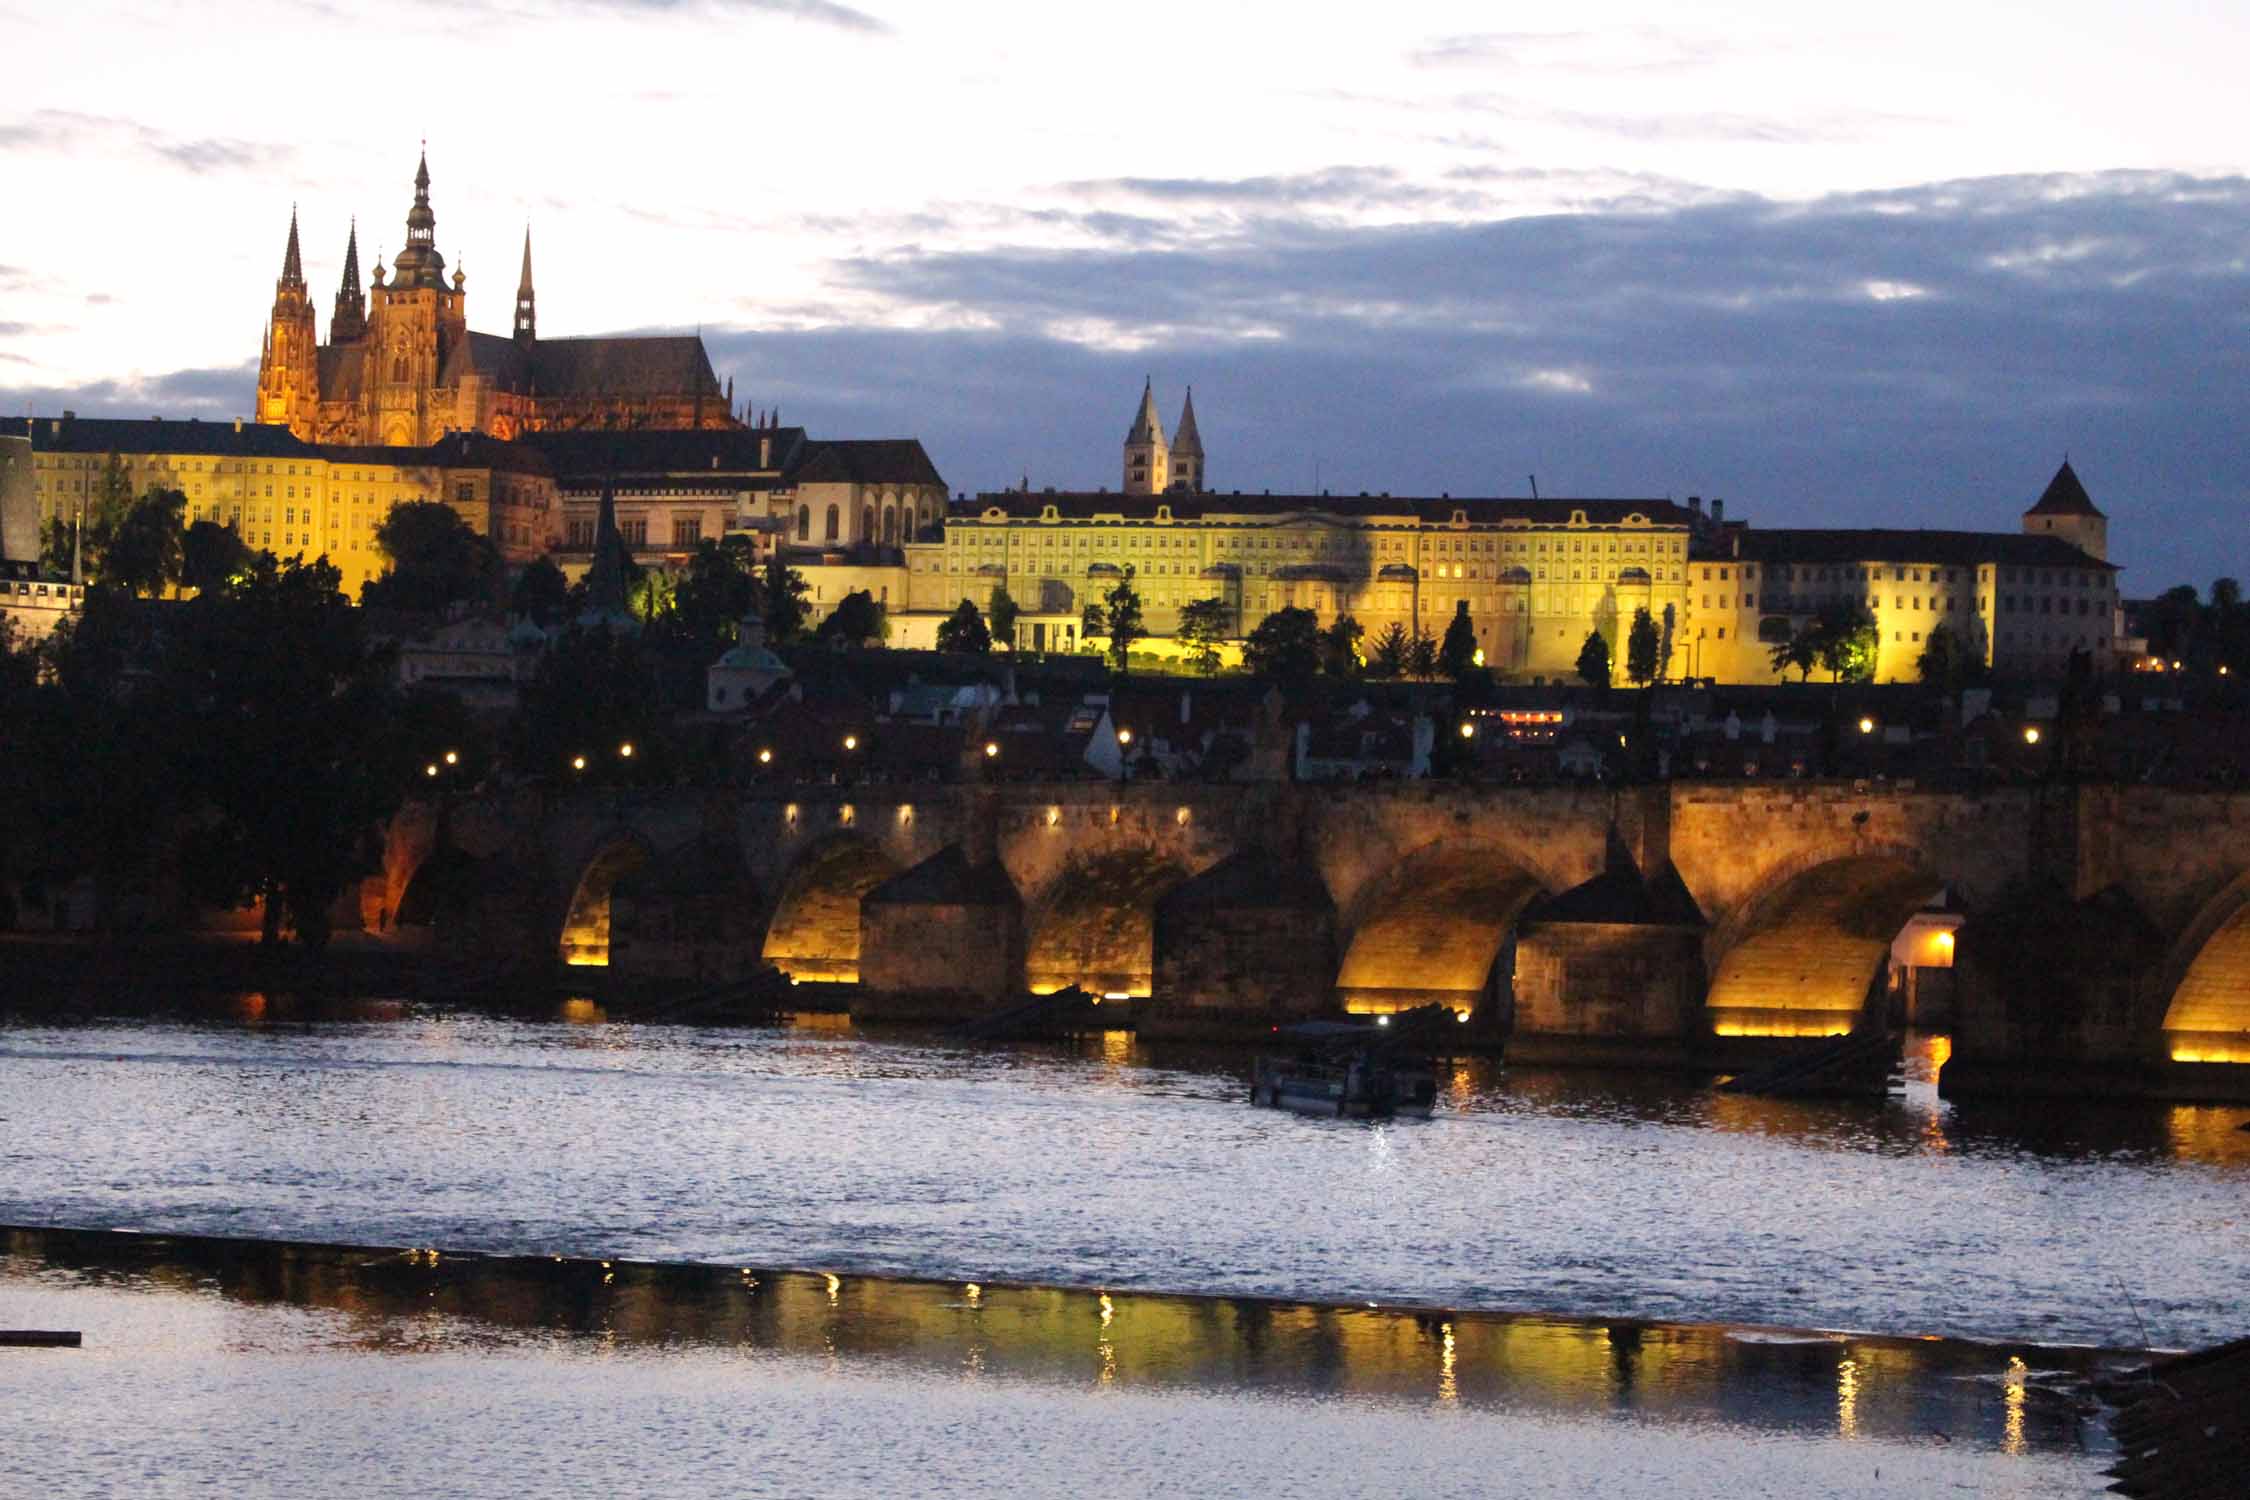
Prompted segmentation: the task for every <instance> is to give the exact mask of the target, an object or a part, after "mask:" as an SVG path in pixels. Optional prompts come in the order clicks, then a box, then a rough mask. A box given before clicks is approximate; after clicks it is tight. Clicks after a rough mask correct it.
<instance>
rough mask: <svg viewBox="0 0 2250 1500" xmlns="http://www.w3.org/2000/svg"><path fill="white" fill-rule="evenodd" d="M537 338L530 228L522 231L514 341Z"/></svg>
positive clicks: (526, 342) (526, 340) (527, 342)
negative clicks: (521, 254) (521, 270)
mask: <svg viewBox="0 0 2250 1500" xmlns="http://www.w3.org/2000/svg"><path fill="white" fill-rule="evenodd" d="M538 338H539V316H538V310H537V306H536V304H535V302H534V301H533V298H532V294H531V229H530V227H529V226H528V225H527V226H526V227H525V229H524V232H523V275H522V276H521V277H519V278H518V279H517V281H516V342H517V343H519V344H530V343H536V342H537V341H538Z"/></svg>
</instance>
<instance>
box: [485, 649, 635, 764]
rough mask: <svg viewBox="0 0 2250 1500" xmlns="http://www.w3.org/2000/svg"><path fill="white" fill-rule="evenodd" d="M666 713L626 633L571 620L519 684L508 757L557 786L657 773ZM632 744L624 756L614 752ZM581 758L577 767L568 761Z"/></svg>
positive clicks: (512, 761)
mask: <svg viewBox="0 0 2250 1500" xmlns="http://www.w3.org/2000/svg"><path fill="white" fill-rule="evenodd" d="M667 721H668V715H667V714H666V712H665V709H664V705H663V693H662V688H661V686H660V682H659V677H658V674H657V673H656V672H654V671H652V670H651V669H650V664H649V662H648V660H647V658H646V654H645V653H644V652H643V651H642V649H641V646H640V644H639V643H638V642H636V641H635V640H634V639H633V638H632V637H631V636H630V635H623V634H612V633H611V632H610V629H609V627H608V626H606V625H596V626H593V627H591V628H585V627H581V626H576V625H573V626H571V627H569V628H568V629H566V630H564V632H563V633H562V637H561V639H559V640H557V641H556V642H555V643H554V645H553V646H552V647H551V648H549V650H548V652H547V654H546V656H545V657H544V658H543V659H542V660H541V661H540V663H539V670H538V672H537V673H536V674H534V675H533V677H532V679H531V681H530V682H529V683H528V684H526V685H525V686H524V688H523V691H522V699H521V706H520V707H519V708H518V709H517V711H516V717H515V720H514V722H513V723H512V724H511V725H510V740H509V747H508V759H509V761H510V763H511V764H512V765H513V766H514V768H515V770H516V772H517V773H518V774H519V775H522V776H527V777H534V778H537V779H540V780H543V781H545V782H547V783H549V784H550V785H556V786H564V787H571V786H590V785H601V784H605V783H614V782H618V781H622V780H626V779H635V780H646V779H648V778H650V777H651V776H661V775H662V774H663V770H664V767H665V766H666V764H667V763H668V761H669V757H670V746H669V743H668V741H667V739H666V737H665V728H666V724H667ZM622 745H631V746H632V747H633V754H632V756H631V757H630V759H628V758H626V757H623V756H620V755H619V754H617V750H618V747H620V746H622ZM581 757H583V758H584V760H585V762H586V764H585V767H584V769H580V768H579V767H577V766H576V765H575V764H574V762H575V761H576V760H578V759H579V758H581Z"/></svg>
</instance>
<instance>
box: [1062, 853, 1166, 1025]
mask: <svg viewBox="0 0 2250 1500" xmlns="http://www.w3.org/2000/svg"><path fill="white" fill-rule="evenodd" d="M1193 873H1194V872H1193V871H1192V870H1190V869H1189V868H1188V864H1187V862H1186V861H1185V860H1184V859H1182V858H1181V857H1180V855H1179V854H1178V853H1176V852H1174V851H1171V850H1167V849H1165V848H1162V847H1160V846H1147V845H1138V844H1130V843H1126V844H1117V845H1113V846H1111V847H1108V848H1097V849H1096V850H1094V851H1093V852H1091V853H1087V854H1083V855H1074V856H1072V857H1071V858H1070V859H1069V860H1067V861H1066V862H1065V863H1064V865H1063V867H1062V869H1061V871H1060V872H1059V873H1058V874H1056V875H1055V877H1054V878H1053V879H1051V880H1049V881H1048V882H1047V883H1046V885H1045V886H1043V887H1041V888H1040V889H1039V890H1038V891H1036V892H1035V893H1034V895H1033V897H1032V899H1031V901H1030V902H1028V903H1027V909H1026V911H1025V916H1024V983H1025V986H1026V987H1027V988H1029V989H1031V990H1032V991H1034V992H1036V993H1043V992H1045V991H1048V990H1058V989H1062V988H1064V987H1065V986H1068V985H1073V984H1075V985H1079V986H1081V987H1083V988H1085V989H1088V990H1091V991H1093V992H1094V993H1095V994H1099V995H1133V996H1143V995H1146V994H1148V993H1149V991H1150V988H1151V985H1152V982H1153V980H1154V978H1155V970H1156V903H1157V902H1158V901H1160V900H1162V899H1163V897H1164V896H1165V894H1166V893H1167V892H1169V891H1170V890H1171V889H1172V888H1173V887H1175V886H1177V885H1179V884H1180V883H1181V882H1182V881H1185V880H1186V879H1188V877H1189V876H1190V875H1191V874H1193Z"/></svg>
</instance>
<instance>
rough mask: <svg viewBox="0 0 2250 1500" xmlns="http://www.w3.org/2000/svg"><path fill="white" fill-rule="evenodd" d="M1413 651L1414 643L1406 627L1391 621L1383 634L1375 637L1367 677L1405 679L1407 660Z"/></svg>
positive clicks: (1368, 660) (1384, 628) (1368, 661)
mask: <svg viewBox="0 0 2250 1500" xmlns="http://www.w3.org/2000/svg"><path fill="white" fill-rule="evenodd" d="M1412 649H1413V642H1412V641H1411V640H1410V639H1409V638H1408V636H1407V634H1406V627H1405V626H1404V625H1401V624H1400V623H1399V622H1398V621H1396V620H1393V621H1391V623H1390V624H1388V625H1386V626H1384V627H1383V633H1382V634H1381V635H1379V636H1377V637H1375V651H1374V654H1373V655H1371V656H1369V657H1368V659H1367V675H1368V676H1370V677H1404V676H1405V675H1406V658H1407V655H1408V653H1409V652H1410V651H1411V650H1412Z"/></svg>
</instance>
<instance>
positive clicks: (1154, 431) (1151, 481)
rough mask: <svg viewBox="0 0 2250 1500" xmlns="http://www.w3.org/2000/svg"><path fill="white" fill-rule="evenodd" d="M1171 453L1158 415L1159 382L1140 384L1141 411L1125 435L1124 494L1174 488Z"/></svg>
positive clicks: (1143, 493)
mask: <svg viewBox="0 0 2250 1500" xmlns="http://www.w3.org/2000/svg"><path fill="white" fill-rule="evenodd" d="M1171 468H1172V454H1171V450H1170V449H1169V448H1167V447H1166V446H1165V443H1164V422H1163V419H1162V418H1160V417H1158V416H1157V415H1156V382H1155V380H1154V379H1153V378H1151V379H1149V380H1145V381H1143V382H1142V383H1141V409H1140V412H1139V414H1138V415H1136V416H1135V417H1134V418H1133V427H1132V430H1131V431H1130V432H1128V433H1126V434H1125V493H1126V494H1128V495H1161V494H1163V493H1164V491H1165V490H1166V489H1168V488H1170V485H1171Z"/></svg>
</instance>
